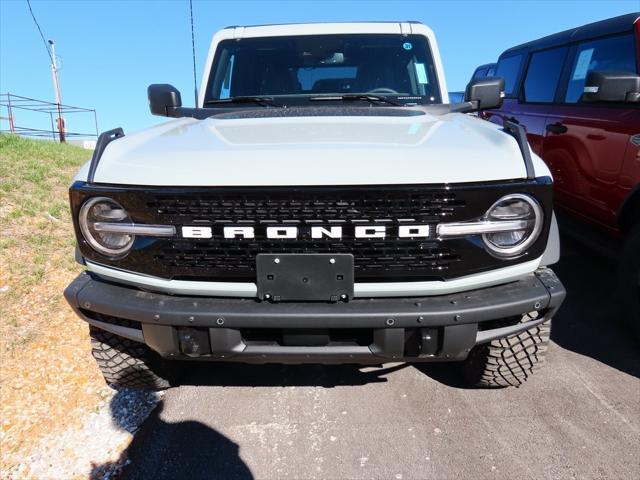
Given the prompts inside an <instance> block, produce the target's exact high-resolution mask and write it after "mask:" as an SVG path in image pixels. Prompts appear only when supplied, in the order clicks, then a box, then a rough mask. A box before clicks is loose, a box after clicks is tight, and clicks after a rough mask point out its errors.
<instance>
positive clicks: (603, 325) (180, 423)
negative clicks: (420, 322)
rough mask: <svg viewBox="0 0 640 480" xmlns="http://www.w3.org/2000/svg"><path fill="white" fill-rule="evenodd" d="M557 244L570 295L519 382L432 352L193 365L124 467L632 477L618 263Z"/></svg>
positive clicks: (196, 474) (138, 470)
mask: <svg viewBox="0 0 640 480" xmlns="http://www.w3.org/2000/svg"><path fill="white" fill-rule="evenodd" d="M563 250H564V252H563V260H562V264H561V265H560V266H558V268H556V271H557V272H558V274H559V276H560V278H561V279H562V280H563V282H564V283H565V286H566V287H567V290H568V292H569V296H568V299H567V301H566V302H565V305H564V307H563V308H562V310H561V311H560V313H559V315H558V316H557V317H556V319H555V320H554V327H553V334H552V336H553V344H552V346H551V348H550V351H549V357H548V363H547V365H546V366H545V368H544V369H542V370H541V371H539V372H538V374H537V376H534V377H533V378H532V379H531V380H530V381H529V382H528V383H527V384H526V385H525V386H523V387H522V388H518V389H515V388H510V389H503V390H490V391H487V390H475V389H466V388H464V386H463V385H461V384H459V381H458V379H457V377H456V376H455V375H454V374H452V372H451V370H450V369H448V368H446V367H442V366H441V365H438V366H429V367H420V368H415V367H412V366H407V365H404V364H399V365H398V364H396V365H385V366H384V367H383V368H370V367H366V368H358V367H353V366H339V367H318V366H247V365H227V366H224V365H223V366H219V367H215V366H214V367H213V368H212V367H211V366H207V365H204V366H200V367H198V369H197V370H195V371H194V372H193V373H192V375H191V377H190V378H189V379H188V383H190V384H192V385H185V386H182V387H180V388H175V389H172V390H170V391H168V392H167V394H166V396H165V399H164V401H163V402H162V403H161V404H160V406H159V407H158V408H157V409H156V411H155V412H154V414H152V415H151V417H150V418H149V419H148V420H147V421H146V423H145V424H144V425H143V427H142V429H141V431H140V432H139V433H138V434H137V436H136V438H135V440H134V442H133V444H132V447H131V452H130V458H131V460H132V463H131V464H130V465H129V467H128V469H127V471H126V472H125V477H126V478H131V479H135V478H154V479H159V478H190V479H198V478H207V479H211V478H225V479H228V478H273V479H276V478H278V479H280V478H385V479H414V478H436V479H444V478H519V479H523V478H640V456H639V453H640V347H639V346H638V344H637V343H635V341H634V340H633V339H632V338H631V337H630V333H629V331H628V330H626V329H625V328H624V327H623V326H621V325H619V324H618V322H617V320H616V315H615V313H613V312H614V311H615V308H614V304H615V300H614V293H615V292H614V285H613V284H614V280H615V277H614V274H615V270H614V269H613V267H612V265H611V264H610V263H608V262H607V261H605V260H603V259H599V258H594V257H593V255H592V254H590V253H589V252H588V251H586V250H583V249H582V248H580V247H578V246H576V245H572V244H571V243H569V242H565V243H564V246H563ZM197 384H204V385H205V386H195V385H197Z"/></svg>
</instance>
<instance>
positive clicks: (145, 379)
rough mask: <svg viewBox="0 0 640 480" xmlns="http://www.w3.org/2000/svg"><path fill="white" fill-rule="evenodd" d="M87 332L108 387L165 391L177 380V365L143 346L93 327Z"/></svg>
mask: <svg viewBox="0 0 640 480" xmlns="http://www.w3.org/2000/svg"><path fill="white" fill-rule="evenodd" d="M89 332H90V335H91V347H92V353H93V358H95V359H96V362H98V367H100V370H101V371H102V375H103V376H104V379H105V381H106V382H107V384H109V385H110V386H113V387H127V388H136V389H147V390H164V389H166V388H169V387H170V386H171V384H172V383H173V382H175V380H176V379H177V373H178V372H177V367H176V366H175V365H168V362H166V361H164V360H163V359H162V358H161V357H160V356H159V355H158V354H157V353H156V352H154V351H152V350H151V349H150V348H149V347H147V346H146V345H144V344H142V343H139V342H134V341H133V340H129V339H128V338H123V337H120V336H118V335H114V334H113V333H109V332H105V331H104V330H101V329H99V328H96V327H92V326H89Z"/></svg>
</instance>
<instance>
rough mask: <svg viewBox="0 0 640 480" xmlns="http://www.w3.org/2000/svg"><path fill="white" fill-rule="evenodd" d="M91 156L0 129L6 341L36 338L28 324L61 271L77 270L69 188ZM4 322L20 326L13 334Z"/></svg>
mask: <svg viewBox="0 0 640 480" xmlns="http://www.w3.org/2000/svg"><path fill="white" fill-rule="evenodd" d="M90 157H91V151H89V150H85V149H83V148H80V147H76V146H73V145H67V144H59V143H55V142H52V141H45V140H31V139H26V138H22V137H18V136H16V135H2V134H0V271H1V272H2V274H1V275H0V287H2V288H3V289H4V290H2V291H0V326H2V327H4V328H2V330H3V333H4V334H8V337H9V338H5V339H4V340H5V342H6V344H8V345H9V347H11V346H12V345H19V344H20V342H23V341H27V342H29V341H31V340H32V339H33V338H35V335H36V334H35V333H34V331H32V329H30V324H31V323H34V322H37V317H38V315H40V317H42V315H43V314H46V313H47V312H49V311H51V310H52V308H53V305H52V304H50V303H51V302H52V300H50V299H51V298H58V297H59V295H57V292H58V290H60V286H59V285H58V283H60V278H61V276H63V277H64V276H65V275H66V276H69V275H70V272H75V271H77V270H78V265H77V264H75V262H74V255H73V249H74V245H75V239H74V235H73V227H72V222H71V215H70V212H69V200H68V189H69V185H70V184H71V181H72V179H73V177H74V175H75V173H76V171H77V170H78V168H79V167H80V166H81V165H82V164H83V163H84V162H86V161H87V160H88V159H89V158H90ZM56 282H57V283H56ZM54 294H56V295H54ZM47 299H49V300H47ZM25 302H26V303H25ZM7 326H9V327H13V328H18V327H19V328H20V331H19V332H16V336H15V337H14V336H12V334H11V332H7V331H6V328H7Z"/></svg>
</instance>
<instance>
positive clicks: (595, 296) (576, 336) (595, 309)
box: [551, 237, 640, 378]
mask: <svg viewBox="0 0 640 480" xmlns="http://www.w3.org/2000/svg"><path fill="white" fill-rule="evenodd" d="M561 258H562V260H561V261H560V263H559V264H557V265H554V267H553V269H554V271H555V272H556V274H557V275H558V277H560V280H561V281H562V283H563V284H564V286H565V288H566V290H567V298H566V300H565V302H564V304H563V305H562V308H561V309H560V311H559V312H558V313H557V315H556V317H555V318H554V321H553V327H552V328H551V340H553V341H554V342H555V343H557V344H558V345H560V346H561V347H562V348H565V349H567V350H570V351H573V352H576V353H579V354H581V355H585V356H588V357H591V358H593V359H594V360H597V361H599V362H601V363H604V364H606V365H608V366H610V367H613V368H615V369H617V370H620V371H622V372H625V373H627V374H629V375H633V376H635V377H639V378H640V342H639V341H638V340H637V339H636V338H634V335H633V331H632V329H631V328H630V327H629V326H628V325H626V324H625V323H624V322H623V321H622V320H621V316H620V314H619V309H618V305H619V302H618V300H617V287H616V282H617V271H616V270H617V267H616V262H615V260H612V259H607V258H605V257H602V256H599V255H598V254H596V253H594V252H593V251H592V250H589V249H588V248H586V247H583V246H582V245H580V244H578V243H576V242H575V241H574V240H572V239H570V238H566V237H563V238H562V257H561Z"/></svg>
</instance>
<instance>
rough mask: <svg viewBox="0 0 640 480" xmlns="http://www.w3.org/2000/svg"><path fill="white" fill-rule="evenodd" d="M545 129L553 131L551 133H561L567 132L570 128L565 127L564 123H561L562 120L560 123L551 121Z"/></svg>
mask: <svg viewBox="0 0 640 480" xmlns="http://www.w3.org/2000/svg"><path fill="white" fill-rule="evenodd" d="M545 130H546V131H547V132H551V133H555V134H558V135H559V134H561V133H567V130H568V128H567V127H565V126H564V125H563V124H561V123H560V122H558V123H551V124H549V125H547V126H546V127H545Z"/></svg>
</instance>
